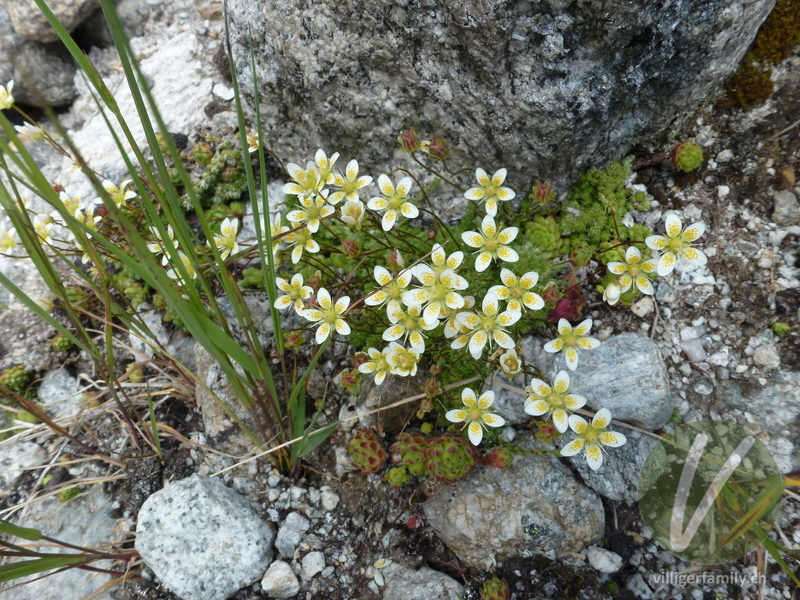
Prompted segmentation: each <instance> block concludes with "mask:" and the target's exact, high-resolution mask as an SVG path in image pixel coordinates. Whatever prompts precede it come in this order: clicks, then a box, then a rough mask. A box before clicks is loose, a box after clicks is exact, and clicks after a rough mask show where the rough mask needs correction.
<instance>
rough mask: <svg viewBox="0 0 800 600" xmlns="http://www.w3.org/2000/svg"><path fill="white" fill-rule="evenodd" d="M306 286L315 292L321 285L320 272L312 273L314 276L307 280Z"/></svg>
mask: <svg viewBox="0 0 800 600" xmlns="http://www.w3.org/2000/svg"><path fill="white" fill-rule="evenodd" d="M307 284H308V285H310V286H311V289H313V290H314V291H315V292H316V291H317V290H318V289H319V288H320V286H321V285H322V272H321V271H320V270H319V269H317V270H316V271H314V274H313V275H312V276H311V277H309V278H308V281H307Z"/></svg>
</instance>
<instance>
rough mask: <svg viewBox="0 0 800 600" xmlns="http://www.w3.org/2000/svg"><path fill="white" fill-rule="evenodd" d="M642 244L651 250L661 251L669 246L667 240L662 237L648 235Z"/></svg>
mask: <svg viewBox="0 0 800 600" xmlns="http://www.w3.org/2000/svg"><path fill="white" fill-rule="evenodd" d="M644 243H645V244H646V245H647V247H648V248H651V249H653V250H663V249H664V248H666V247H667V245H668V244H669V240H668V239H667V238H665V237H664V236H663V235H649V236H647V238H645V240H644Z"/></svg>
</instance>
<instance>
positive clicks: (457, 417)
mask: <svg viewBox="0 0 800 600" xmlns="http://www.w3.org/2000/svg"><path fill="white" fill-rule="evenodd" d="M444 418H445V419H447V420H448V421H451V422H452V423H463V422H464V419H466V418H467V411H465V410H462V409H456V410H450V411H447V414H445V416H444Z"/></svg>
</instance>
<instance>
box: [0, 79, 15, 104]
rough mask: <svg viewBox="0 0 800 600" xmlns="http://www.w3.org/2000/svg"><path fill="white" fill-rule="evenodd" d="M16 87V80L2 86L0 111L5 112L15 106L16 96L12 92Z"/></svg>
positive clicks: (0, 87) (0, 86)
mask: <svg viewBox="0 0 800 600" xmlns="http://www.w3.org/2000/svg"><path fill="white" fill-rule="evenodd" d="M13 87H14V80H13V79H12V80H11V81H9V82H8V83H7V84H6V85H5V86H2V85H0V109H1V110H5V109H7V108H11V107H12V106H14V96H12V95H11V90H12V88H13Z"/></svg>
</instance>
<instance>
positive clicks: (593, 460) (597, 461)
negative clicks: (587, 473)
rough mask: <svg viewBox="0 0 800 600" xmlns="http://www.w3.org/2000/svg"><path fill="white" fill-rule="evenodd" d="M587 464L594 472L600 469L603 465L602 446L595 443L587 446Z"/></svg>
mask: <svg viewBox="0 0 800 600" xmlns="http://www.w3.org/2000/svg"><path fill="white" fill-rule="evenodd" d="M586 462H587V463H588V465H589V468H591V469H592V471H597V469H599V468H600V466H601V465H602V464H603V451H602V450H600V446H598V445H597V444H595V443H591V444H588V445H587V446H586Z"/></svg>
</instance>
